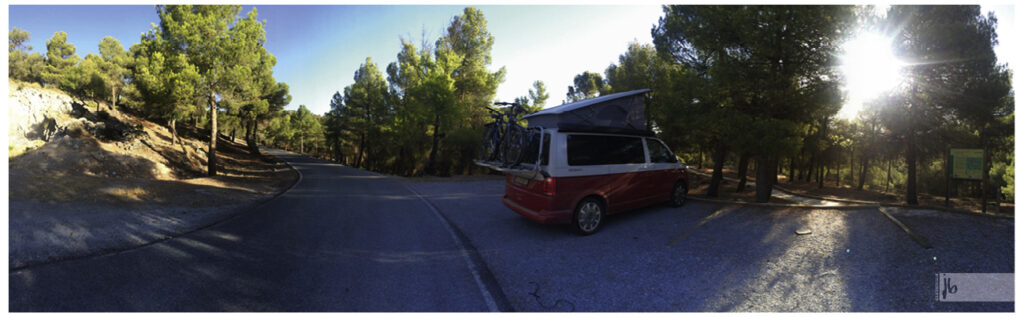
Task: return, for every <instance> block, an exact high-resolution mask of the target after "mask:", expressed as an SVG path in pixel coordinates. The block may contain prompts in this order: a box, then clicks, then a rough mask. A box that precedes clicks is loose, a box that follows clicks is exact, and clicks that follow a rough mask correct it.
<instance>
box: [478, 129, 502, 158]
mask: <svg viewBox="0 0 1024 318" xmlns="http://www.w3.org/2000/svg"><path fill="white" fill-rule="evenodd" d="M486 126H487V128H486V129H484V139H483V140H481V141H480V151H478V152H477V159H478V160H480V161H493V160H494V157H496V156H497V154H498V147H500V146H501V136H500V132H499V131H498V129H497V127H495V125H494V124H487V125H486Z"/></svg>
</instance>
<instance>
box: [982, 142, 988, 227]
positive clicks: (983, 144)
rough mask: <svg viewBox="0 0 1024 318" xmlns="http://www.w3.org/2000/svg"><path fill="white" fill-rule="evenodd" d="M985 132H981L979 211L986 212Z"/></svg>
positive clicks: (986, 156)
mask: <svg viewBox="0 0 1024 318" xmlns="http://www.w3.org/2000/svg"><path fill="white" fill-rule="evenodd" d="M986 139H987V138H986V136H985V133H984V132H982V133H981V213H988V186H989V184H988V160H989V158H988V144H987V143H986V142H987V140H986Z"/></svg>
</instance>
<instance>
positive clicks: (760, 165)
mask: <svg viewBox="0 0 1024 318" xmlns="http://www.w3.org/2000/svg"><path fill="white" fill-rule="evenodd" d="M756 162H757V184H756V186H755V188H757V194H756V198H757V200H756V201H757V202H762V203H764V202H768V200H770V199H771V198H772V184H771V176H772V174H775V171H774V170H775V165H774V164H772V160H771V158H768V156H766V155H758V156H757V160H756Z"/></svg>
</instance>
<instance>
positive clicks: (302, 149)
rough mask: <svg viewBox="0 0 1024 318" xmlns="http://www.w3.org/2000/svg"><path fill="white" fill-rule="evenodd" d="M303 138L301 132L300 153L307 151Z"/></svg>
mask: <svg viewBox="0 0 1024 318" xmlns="http://www.w3.org/2000/svg"><path fill="white" fill-rule="evenodd" d="M303 139H304V138H303V136H302V134H299V153H306V147H305V145H303V144H302V141H303Z"/></svg>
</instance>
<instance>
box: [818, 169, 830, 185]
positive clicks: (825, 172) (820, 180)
mask: <svg viewBox="0 0 1024 318" xmlns="http://www.w3.org/2000/svg"><path fill="white" fill-rule="evenodd" d="M819 166H821V168H818V169H820V170H819V171H820V172H819V173H820V174H821V178H818V189H822V188H824V187H825V176H828V165H827V164H824V163H822V164H820V165H819Z"/></svg>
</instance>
